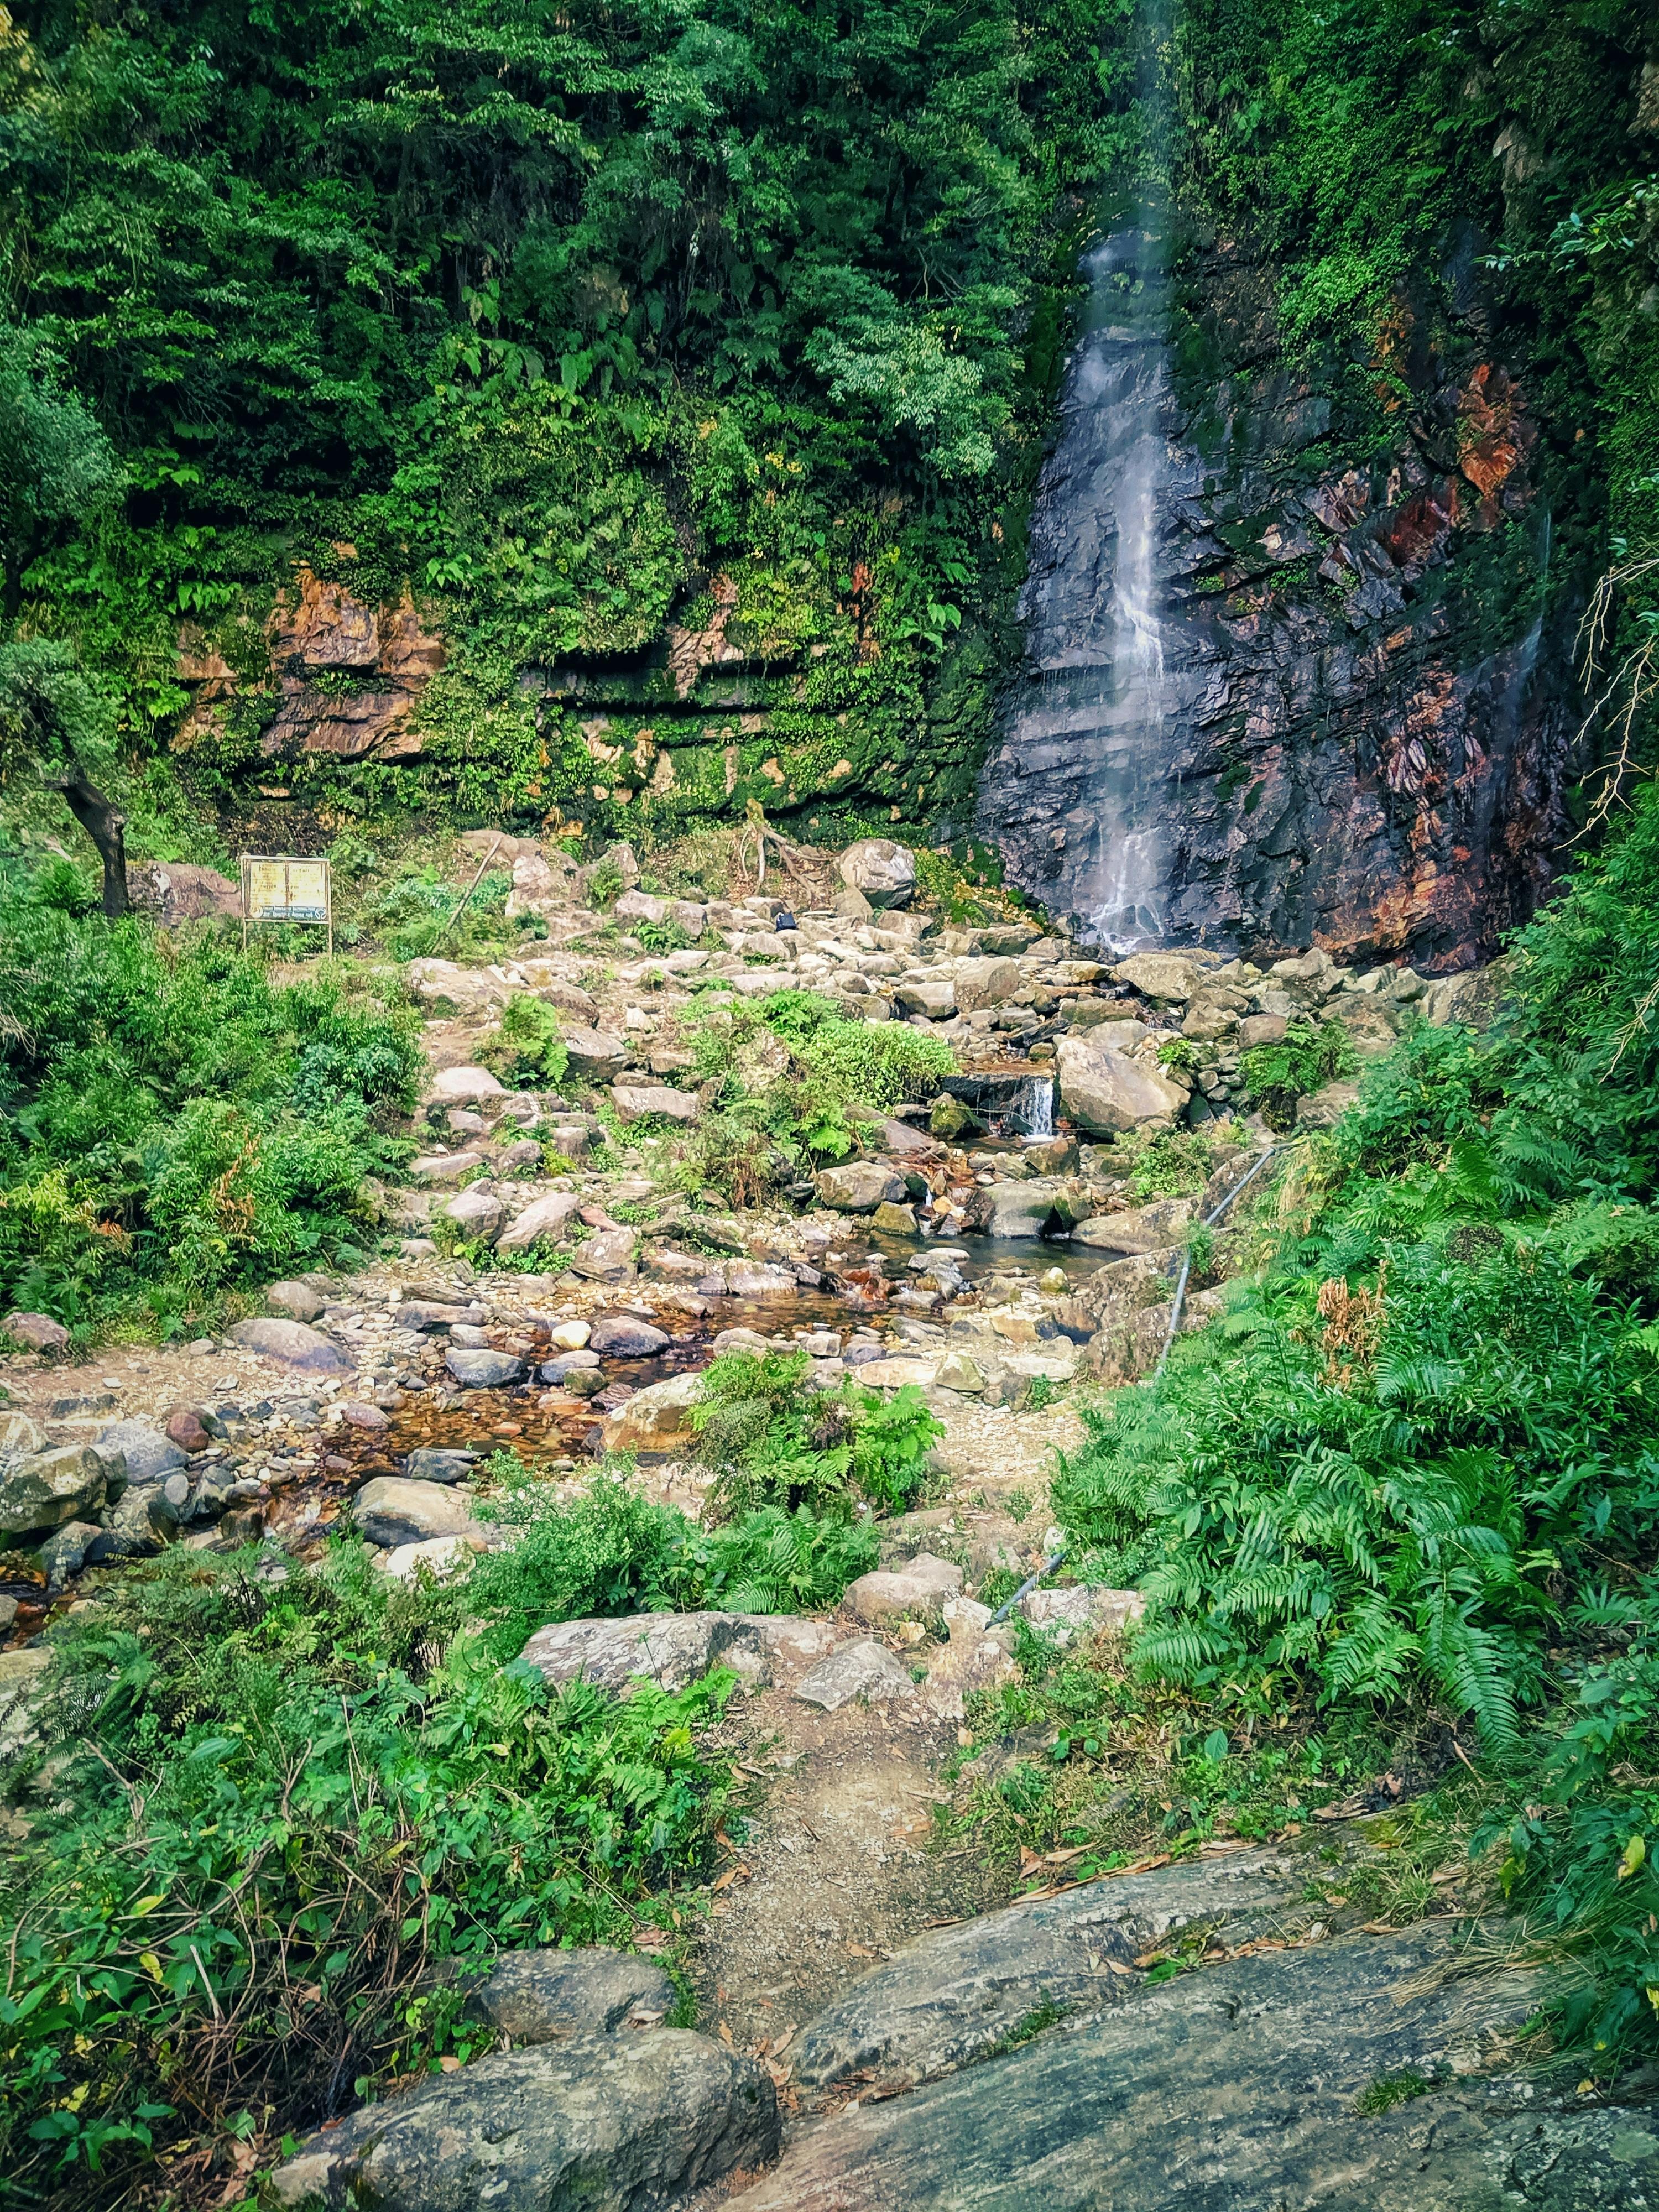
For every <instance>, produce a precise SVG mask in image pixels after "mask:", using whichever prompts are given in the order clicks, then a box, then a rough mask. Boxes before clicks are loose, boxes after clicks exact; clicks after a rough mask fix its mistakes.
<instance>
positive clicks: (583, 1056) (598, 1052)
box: [564, 1023, 633, 1083]
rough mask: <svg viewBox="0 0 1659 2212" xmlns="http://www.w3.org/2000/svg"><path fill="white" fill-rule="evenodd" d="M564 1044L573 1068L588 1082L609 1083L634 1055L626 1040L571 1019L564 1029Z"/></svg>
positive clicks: (574, 1071) (575, 1073)
mask: <svg viewBox="0 0 1659 2212" xmlns="http://www.w3.org/2000/svg"><path fill="white" fill-rule="evenodd" d="M564 1048H565V1051H566V1052H567V1053H568V1054H569V1060H570V1072H571V1073H572V1074H573V1075H575V1076H580V1078H581V1079H583V1080H584V1081H586V1082H588V1083H609V1082H610V1081H611V1079H612V1078H613V1077H615V1076H617V1075H618V1074H620V1073H621V1072H622V1070H623V1068H624V1067H626V1066H627V1065H628V1063H629V1060H630V1059H631V1058H632V1056H633V1055H632V1052H631V1050H630V1048H629V1045H628V1044H627V1043H626V1042H625V1041H624V1040H623V1038H621V1037H618V1036H607V1035H606V1034H605V1031H604V1030H588V1029H583V1028H581V1027H580V1025H579V1024H576V1023H572V1024H570V1025H569V1027H568V1028H567V1029H566V1030H565V1032H564Z"/></svg>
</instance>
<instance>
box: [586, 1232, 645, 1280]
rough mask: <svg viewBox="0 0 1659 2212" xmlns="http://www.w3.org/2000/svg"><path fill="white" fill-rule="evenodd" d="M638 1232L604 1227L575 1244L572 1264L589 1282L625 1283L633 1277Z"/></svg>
mask: <svg viewBox="0 0 1659 2212" xmlns="http://www.w3.org/2000/svg"><path fill="white" fill-rule="evenodd" d="M634 1245H635V1231H633V1230H631V1229H601V1230H599V1231H597V1232H596V1233H595V1234H594V1235H593V1236H592V1237H589V1238H588V1240H587V1242H586V1243H585V1244H579V1245H577V1247H576V1249H575V1253H574V1256H573V1258H572V1260H571V1262H570V1265H571V1267H572V1269H573V1271H574V1273H576V1274H578V1275H581V1276H584V1277H586V1279H587V1280H588V1281H589V1282H590V1283H626V1282H630V1281H632V1279H633V1277H634V1274H635V1267H634Z"/></svg>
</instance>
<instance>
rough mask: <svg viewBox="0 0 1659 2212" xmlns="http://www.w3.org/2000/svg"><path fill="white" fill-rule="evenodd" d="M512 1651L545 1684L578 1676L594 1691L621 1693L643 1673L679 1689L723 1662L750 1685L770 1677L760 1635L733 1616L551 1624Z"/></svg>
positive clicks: (666, 1616)
mask: <svg viewBox="0 0 1659 2212" xmlns="http://www.w3.org/2000/svg"><path fill="white" fill-rule="evenodd" d="M520 1657H521V1658H524V1659H526V1660H527V1661H528V1662H529V1663H530V1664H531V1665H532V1667H537V1668H540V1670H541V1672H542V1674H544V1676H545V1678H546V1679H547V1680H548V1681H550V1682H554V1683H559V1682H574V1681H576V1680H581V1681H584V1682H592V1683H595V1684H597V1685H598V1686H599V1688H600V1689H602V1690H613V1691H621V1690H625V1689H627V1687H628V1686H629V1684H630V1683H631V1682H635V1681H638V1680H641V1679H642V1678H644V1677H646V1676H648V1677H649V1678H650V1679H651V1680H653V1681H654V1682H656V1683H658V1684H659V1686H661V1687H662V1688H663V1689H665V1690H683V1689H684V1687H685V1686H686V1684H687V1683H688V1682H695V1681H696V1680H697V1679H698V1678H699V1676H701V1675H703V1674H708V1670H709V1669H710V1668H711V1667H729V1668H731V1669H732V1672H733V1673H734V1674H738V1675H741V1676H742V1678H743V1679H744V1681H746V1682H749V1683H750V1684H751V1685H755V1686H760V1685H763V1684H764V1683H765V1682H766V1681H768V1680H769V1678H770V1668H769V1660H768V1653H767V1645H766V1639H765V1638H764V1637H763V1634H762V1633H761V1632H760V1629H759V1628H758V1627H757V1625H756V1623H755V1622H754V1621H753V1620H749V1619H748V1618H746V1617H745V1616H744V1614H743V1613H634V1614H631V1615H629V1616H626V1617H624V1618H623V1619H622V1620H562V1621H556V1622H554V1623H553V1624H552V1625H551V1626H549V1627H546V1628H538V1630H537V1631H536V1633H535V1634H534V1635H533V1636H532V1638H531V1639H530V1641H529V1642H528V1643H527V1644H526V1645H525V1647H524V1650H523V1651H522V1652H521V1653H520Z"/></svg>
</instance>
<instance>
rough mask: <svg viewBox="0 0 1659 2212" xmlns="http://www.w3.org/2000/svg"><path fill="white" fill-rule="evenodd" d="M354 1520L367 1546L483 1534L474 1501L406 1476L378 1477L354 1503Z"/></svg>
mask: <svg viewBox="0 0 1659 2212" xmlns="http://www.w3.org/2000/svg"><path fill="white" fill-rule="evenodd" d="M351 1517H352V1519H353V1521H354V1522H356V1526H357V1532H358V1534H360V1535H361V1536H362V1539H363V1541H364V1542H365V1543H369V1544H380V1545H382V1546H384V1547H386V1548H387V1549H395V1548H396V1547H398V1545H400V1544H420V1543H424V1542H425V1541H427V1539H428V1537H432V1536H468V1535H477V1534H480V1533H481V1532H480V1531H479V1530H478V1528H477V1524H476V1523H475V1522H474V1521H473V1518H472V1500H471V1498H470V1497H466V1498H464V1497H463V1496H462V1495H461V1494H460V1492H459V1491H454V1490H447V1489H446V1488H445V1487H444V1486H443V1485H442V1484H441V1483H438V1482H412V1481H410V1479H409V1478H408V1477H407V1476H406V1475H401V1474H377V1475H376V1476H375V1478H374V1480H373V1481H372V1482H366V1483H365V1484H364V1485H363V1486H362V1489H361V1490H360V1491H359V1492H357V1495H356V1497H355V1498H353V1499H352V1501H351Z"/></svg>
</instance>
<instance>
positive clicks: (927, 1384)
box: [849, 1352, 939, 1390]
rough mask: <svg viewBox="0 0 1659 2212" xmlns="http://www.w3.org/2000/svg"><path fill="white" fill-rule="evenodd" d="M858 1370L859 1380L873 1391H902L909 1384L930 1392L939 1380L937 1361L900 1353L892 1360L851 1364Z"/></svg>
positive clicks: (864, 1361)
mask: <svg viewBox="0 0 1659 2212" xmlns="http://www.w3.org/2000/svg"><path fill="white" fill-rule="evenodd" d="M849 1364H854V1365H856V1366H857V1368H858V1379H859V1381H860V1383H863V1384H865V1386H866V1388H867V1389H872V1390H902V1389H903V1388H904V1386H905V1384H906V1383H915V1385H916V1387H917V1389H921V1390H930V1389H932V1388H933V1384H934V1383H935V1382H936V1381H937V1380H938V1378H939V1362H938V1360H937V1359H919V1358H911V1357H909V1356H908V1355H907V1354H905V1353H902V1352H900V1353H898V1354H896V1355H895V1356H894V1357H892V1358H876V1359H865V1360H859V1361H856V1362H849Z"/></svg>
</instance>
